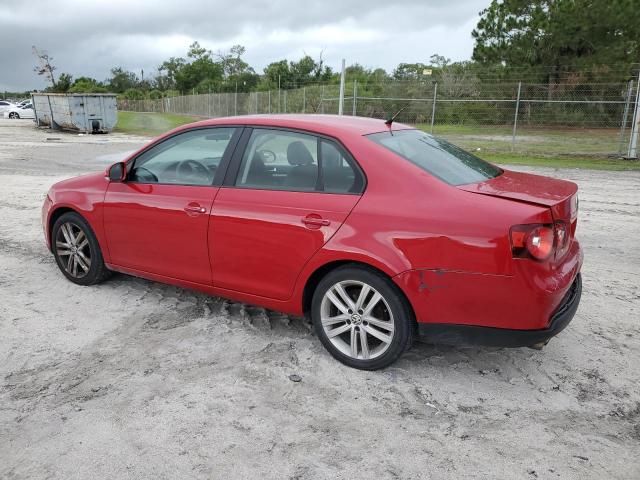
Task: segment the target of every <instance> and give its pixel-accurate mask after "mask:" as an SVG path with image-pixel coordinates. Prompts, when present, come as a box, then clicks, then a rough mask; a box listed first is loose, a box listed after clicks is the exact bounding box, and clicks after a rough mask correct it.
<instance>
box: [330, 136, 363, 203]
mask: <svg viewBox="0 0 640 480" xmlns="http://www.w3.org/2000/svg"><path fill="white" fill-rule="evenodd" d="M320 164H321V165H322V180H323V182H322V183H323V185H324V191H325V192H330V193H360V192H361V191H362V188H363V187H364V181H363V179H362V176H361V174H360V172H359V171H356V170H355V168H354V166H353V163H352V161H350V160H349V157H348V155H347V154H346V152H345V151H344V150H343V149H342V147H340V146H338V145H337V144H335V143H334V142H331V141H328V140H321V142H320Z"/></svg>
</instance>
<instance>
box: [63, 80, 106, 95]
mask: <svg viewBox="0 0 640 480" xmlns="http://www.w3.org/2000/svg"><path fill="white" fill-rule="evenodd" d="M68 92H69V93H107V92H108V90H107V88H106V87H105V86H104V85H103V84H102V82H99V81H97V80H96V79H95V78H90V77H79V78H77V79H76V80H75V81H74V82H73V85H71V88H69V90H68Z"/></svg>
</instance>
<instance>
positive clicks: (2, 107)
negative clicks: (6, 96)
mask: <svg viewBox="0 0 640 480" xmlns="http://www.w3.org/2000/svg"><path fill="white" fill-rule="evenodd" d="M15 107H16V104H15V103H11V102H10V101H8V100H0V113H4V112H5V111H7V110H10V109H12V108H15Z"/></svg>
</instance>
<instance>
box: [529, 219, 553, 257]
mask: <svg viewBox="0 0 640 480" xmlns="http://www.w3.org/2000/svg"><path fill="white" fill-rule="evenodd" d="M526 246H527V251H528V252H529V255H531V256H532V257H533V258H535V259H536V260H546V259H547V258H549V257H550V256H551V253H552V252H553V229H552V228H550V227H545V226H539V227H535V228H534V229H533V230H531V231H530V232H529V234H528V235H527V244H526Z"/></svg>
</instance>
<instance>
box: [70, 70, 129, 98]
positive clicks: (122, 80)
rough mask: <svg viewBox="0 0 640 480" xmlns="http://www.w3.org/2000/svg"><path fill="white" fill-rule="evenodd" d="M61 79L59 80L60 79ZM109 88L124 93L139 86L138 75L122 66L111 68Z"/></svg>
mask: <svg viewBox="0 0 640 480" xmlns="http://www.w3.org/2000/svg"><path fill="white" fill-rule="evenodd" d="M58 81H59V80H58ZM108 83H109V90H111V91H112V92H115V93H122V92H124V91H125V90H128V89H130V88H135V87H137V86H138V83H139V82H138V76H137V75H136V74H135V73H133V72H129V71H127V70H124V69H123V68H122V67H114V68H112V69H111V78H110V79H109V80H108Z"/></svg>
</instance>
